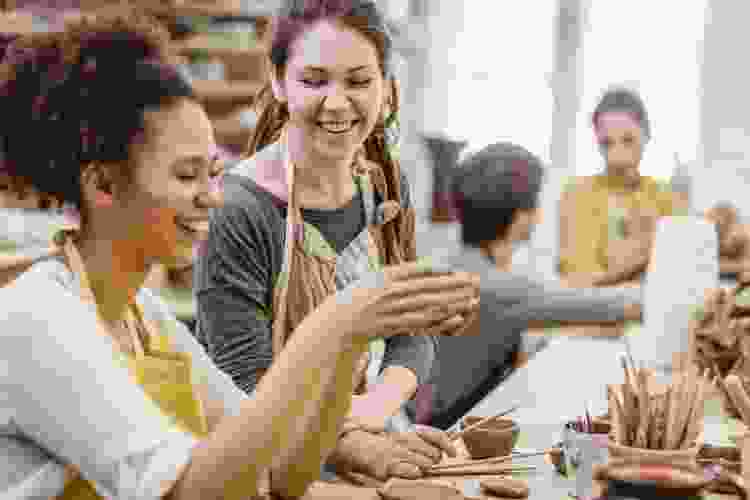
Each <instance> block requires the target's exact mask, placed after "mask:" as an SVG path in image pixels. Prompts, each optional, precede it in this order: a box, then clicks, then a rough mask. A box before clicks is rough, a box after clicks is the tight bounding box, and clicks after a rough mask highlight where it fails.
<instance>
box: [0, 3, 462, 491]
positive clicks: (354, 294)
mask: <svg viewBox="0 0 750 500" xmlns="http://www.w3.org/2000/svg"><path fill="white" fill-rule="evenodd" d="M166 47H167V39H166V36H165V34H164V32H163V31H162V30H161V29H160V28H159V27H158V26H157V25H155V24H154V23H153V22H152V21H151V20H150V19H148V18H144V17H139V16H135V15H134V16H132V17H127V18H124V17H117V18H112V19H110V18H106V19H105V18H98V19H97V20H96V21H87V20H82V21H81V22H78V23H77V24H74V25H71V26H69V27H68V28H67V29H66V30H65V31H64V32H62V33H55V34H44V35H30V36H28V37H22V38H20V39H18V40H17V41H16V42H14V44H13V47H12V50H11V51H10V53H9V55H8V57H7V58H6V59H4V60H3V62H2V63H1V64H0V109H2V110H3V119H2V122H1V123H0V145H1V146H2V149H3V156H4V159H5V161H6V165H7V167H8V171H9V174H10V175H11V176H12V177H13V178H14V179H16V180H17V181H18V183H19V184H24V185H30V186H33V187H34V188H35V189H36V190H37V191H38V192H40V193H43V194H44V195H46V196H51V197H54V198H55V199H57V200H59V201H61V202H65V203H66V204H68V205H72V206H74V207H76V209H77V210H78V211H79V213H80V224H79V225H78V226H77V228H72V229H67V230H64V231H60V232H58V234H57V235H56V236H55V238H54V245H55V249H54V251H52V252H50V253H49V255H47V256H46V257H43V258H41V259H39V260H38V261H37V262H36V263H34V264H33V265H32V266H31V268H30V269H29V270H28V271H26V272H25V273H24V274H22V275H21V276H20V277H18V278H17V279H15V281H14V282H13V283H11V284H10V285H8V286H5V287H2V288H0V332H2V335H0V366H2V367H3V368H4V371H3V372H2V373H0V387H1V388H2V389H0V392H2V394H3V397H2V398H0V464H3V472H5V471H7V470H10V471H11V475H8V474H0V497H2V498H22V499H32V498H62V499H76V500H87V499H96V498H116V499H125V498H128V499H138V500H141V499H149V500H151V499H157V498H169V499H170V500H172V499H174V500H184V499H202V500H205V499H219V498H221V499H224V498H226V499H234V498H248V497H256V496H259V495H260V494H261V493H264V492H265V491H264V490H263V488H262V486H263V484H264V478H265V471H266V470H267V469H268V468H269V467H270V465H271V463H272V461H273V462H274V463H279V461H280V462H281V463H282V465H284V466H286V467H289V468H292V469H296V470H300V471H315V472H317V471H319V470H320V466H321V462H322V458H321V457H324V456H326V455H327V453H328V451H329V450H330V449H331V448H332V447H333V443H335V441H336V439H337V436H338V431H339V427H340V425H341V423H342V420H343V417H344V415H345V413H346V411H347V409H348V406H349V402H350V397H351V392H352V388H353V381H352V376H351V374H352V371H353V370H354V366H355V365H356V363H357V361H358V360H359V359H360V358H361V356H362V354H363V353H364V352H365V350H366V348H367V342H368V341H369V340H370V339H371V338H373V337H375V336H376V335H386V336H388V335H391V331H392V330H393V329H394V328H395V326H396V325H398V326H400V327H401V326H405V327H408V328H414V329H416V330H417V331H419V332H421V331H423V330H424V329H426V328H427V327H428V326H430V325H432V324H434V323H436V322H437V323H440V322H441V321H444V320H445V319H446V318H448V317H452V316H455V315H456V314H459V313H462V312H464V311H465V310H467V309H470V303H471V302H470V301H471V299H472V298H473V297H475V295H476V283H475V280H473V279H470V278H469V277H466V276H452V275H446V273H444V272H443V273H437V272H436V271H435V270H434V269H433V268H430V266H426V267H427V269H426V268H425V266H402V267H399V268H390V269H384V270H382V272H373V273H369V274H367V275H365V276H363V283H362V284H361V285H360V286H359V287H350V288H349V289H348V290H347V291H346V293H345V294H342V295H338V294H336V295H334V296H332V297H331V299H330V300H326V301H324V302H323V303H322V304H320V309H319V311H316V312H314V313H312V314H310V315H309V316H308V318H307V319H306V321H305V322H304V323H303V324H300V325H298V326H297V328H296V329H295V330H294V336H293V338H291V340H290V341H289V342H288V343H287V346H286V349H285V351H284V353H282V355H281V356H279V358H278V359H277V363H276V365H275V366H274V367H273V368H272V369H271V370H269V372H268V373H267V374H266V377H265V378H264V383H262V384H261V385H260V386H259V387H258V388H257V389H256V391H255V393H254V396H253V398H252V399H250V398H248V397H247V396H246V395H245V394H244V393H243V392H242V391H241V390H239V389H238V388H237V387H236V386H235V385H234V384H233V383H232V380H231V379H230V378H229V377H228V376H227V375H225V374H224V373H222V372H221V371H220V370H219V369H218V368H217V367H216V366H215V365H214V364H213V363H212V362H211V360H210V359H209V357H208V356H207V354H206V352H205V351H204V350H203V348H202V347H201V346H200V345H199V344H198V343H197V342H196V341H195V339H194V338H193V337H192V335H191V334H190V332H189V331H188V330H187V329H186V328H185V327H184V326H183V325H181V324H180V323H178V322H177V320H176V319H175V317H174V316H173V315H172V314H171V313H170V312H169V311H168V310H167V308H166V307H165V305H164V303H163V302H162V301H160V300H159V299H157V298H156V297H155V296H154V295H152V294H151V293H150V292H149V291H148V290H146V289H144V287H143V284H144V281H145V279H146V276H147V274H148V272H149V271H150V269H151V267H152V266H153V265H155V264H160V263H161V264H164V263H166V264H170V263H178V262H181V261H184V260H185V257H186V255H189V256H192V251H193V246H194V244H196V243H197V242H198V241H199V240H200V239H201V237H203V236H205V234H206V232H207V230H208V215H209V211H210V210H211V209H214V208H217V207H218V206H219V205H220V204H221V201H222V193H221V187H222V186H221V176H222V172H221V167H220V165H218V164H217V161H216V146H215V143H214V138H213V135H212V129H211V124H210V122H209V121H208V119H207V117H206V114H205V112H204V111H203V109H202V108H201V107H200V105H199V104H198V103H197V102H196V100H195V98H194V97H193V91H192V88H191V86H190V84H189V83H188V82H186V81H185V80H184V79H183V78H182V77H181V76H180V75H179V73H178V72H177V71H176V70H175V69H174V67H173V66H172V65H170V58H169V54H168V53H167V50H166ZM123 89H124V91H123ZM40 141H43V144H41V146H40V144H39V142H40ZM2 264H3V263H2V262H0V266H2ZM16 264H18V262H14V263H11V265H16ZM26 264H27V263H24V265H26ZM26 267H28V266H27V265H26ZM1 271H2V268H1V267H0V280H2V279H4V278H3V276H2V272H1ZM436 274H440V276H436ZM404 296H407V297H409V300H407V301H404V300H403V297H404ZM363 325H367V328H366V329H365V328H363ZM312 346H315V348H314V349H312V348H311V347H312ZM279 387H283V388H284V390H283V391H279ZM299 415H302V417H300V416H299ZM300 425H301V426H302V427H303V428H315V430H316V432H314V433H312V434H310V435H306V436H304V437H303V438H301V439H300V438H298V437H297V434H296V431H297V428H298V426H300ZM311 479H312V478H310V477H309V474H308V475H307V476H306V475H304V474H302V475H297V476H295V477H288V483H287V484H285V488H284V489H283V491H284V492H285V493H286V494H287V496H288V497H293V498H297V497H299V496H301V495H302V494H303V493H304V492H305V490H306V488H307V486H308V484H309V483H310V481H311Z"/></svg>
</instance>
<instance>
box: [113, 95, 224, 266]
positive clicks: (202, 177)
mask: <svg viewBox="0 0 750 500" xmlns="http://www.w3.org/2000/svg"><path fill="white" fill-rule="evenodd" d="M146 123H147V132H148V133H147V134H146V137H147V140H146V141H145V143H144V144H142V145H140V146H139V147H137V148H134V149H136V150H137V151H134V160H135V165H136V167H135V169H134V171H133V174H132V179H131V181H130V182H128V183H127V184H126V187H125V188H124V189H123V192H122V195H121V196H118V197H117V198H118V203H117V206H116V207H115V209H116V210H117V211H118V212H119V213H118V215H119V216H120V220H122V224H123V227H122V229H123V230H124V231H127V233H123V234H127V235H128V239H132V240H133V241H138V242H139V246H141V248H142V251H143V253H144V256H145V257H146V258H147V259H148V260H154V261H161V262H162V263H164V264H166V265H167V266H173V265H177V264H180V263H182V262H185V261H191V260H192V256H193V247H194V246H195V245H196V244H197V243H198V242H200V241H201V240H203V239H205V238H206V237H207V236H208V225H209V222H208V220H209V219H208V218H209V210H210V209H211V208H215V207H218V206H220V204H221V202H222V194H221V177H222V175H223V169H222V166H221V164H220V163H219V161H218V159H217V154H216V151H217V150H216V145H215V143H214V137H213V131H212V126H211V122H210V121H209V120H208V117H207V116H206V114H205V112H204V111H203V109H202V108H201V107H200V105H198V104H197V103H195V102H192V101H189V100H181V101H179V103H178V104H176V105H174V106H170V107H166V108H163V109H160V110H158V111H149V112H147V113H146Z"/></svg>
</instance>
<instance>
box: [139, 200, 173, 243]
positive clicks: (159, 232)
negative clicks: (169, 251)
mask: <svg viewBox="0 0 750 500" xmlns="http://www.w3.org/2000/svg"><path fill="white" fill-rule="evenodd" d="M176 216H177V211H176V210H174V209H172V208H167V207H152V208H149V209H147V210H146V214H145V217H144V226H143V229H144V232H145V234H144V238H145V239H146V240H147V242H146V243H147V244H149V246H150V244H151V243H152V244H153V245H154V247H158V248H159V250H161V249H163V247H165V246H166V247H167V248H171V247H173V246H174V245H175V244H176V243H177V227H176V226H175V217H176ZM155 250H156V248H155Z"/></svg>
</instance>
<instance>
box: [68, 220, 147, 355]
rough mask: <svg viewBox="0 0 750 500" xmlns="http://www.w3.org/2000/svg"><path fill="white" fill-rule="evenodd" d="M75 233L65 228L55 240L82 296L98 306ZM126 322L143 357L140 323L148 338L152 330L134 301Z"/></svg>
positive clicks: (131, 336) (136, 349)
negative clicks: (77, 245) (77, 282)
mask: <svg viewBox="0 0 750 500" xmlns="http://www.w3.org/2000/svg"><path fill="white" fill-rule="evenodd" d="M75 235H76V231H75V230H73V229H65V230H62V231H60V232H58V233H57V234H56V235H55V237H54V239H53V241H54V242H55V243H56V244H57V245H58V246H60V247H62V254H63V258H64V259H65V262H66V264H67V266H68V269H70V271H71V272H72V273H73V275H74V276H76V277H77V278H78V281H79V288H80V291H79V293H80V296H81V298H82V299H83V300H84V301H86V302H88V303H89V304H93V305H94V306H95V307H96V297H94V292H93V291H92V289H91V283H90V281H89V278H88V273H86V267H85V266H84V264H83V259H82V258H81V254H80V252H79V251H78V248H77V247H76V245H75ZM97 319H98V315H97ZM125 324H126V325H127V331H128V335H129V336H130V340H131V342H132V343H133V350H134V351H135V356H136V358H138V359H142V358H143V357H144V356H145V351H144V347H143V342H142V341H141V337H140V335H139V334H138V332H139V331H140V329H139V328H138V324H140V325H142V329H143V330H144V333H145V337H146V338H147V339H148V338H149V337H150V336H151V334H152V332H150V331H149V329H148V326H147V325H146V323H145V322H144V321H143V316H142V315H141V313H140V311H139V310H138V305H137V304H135V303H133V304H130V306H129V307H128V311H127V313H126V316H125Z"/></svg>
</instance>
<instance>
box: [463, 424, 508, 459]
mask: <svg viewBox="0 0 750 500" xmlns="http://www.w3.org/2000/svg"><path fill="white" fill-rule="evenodd" d="M483 418H484V417H464V419H463V427H464V428H466V427H469V426H471V425H474V424H476V423H477V422H479V421H480V420H482V419H483ZM520 432H521V429H520V427H519V426H518V424H517V423H516V422H514V421H513V420H511V419H509V418H501V419H498V420H494V421H492V422H489V423H487V424H485V425H483V426H481V427H480V428H478V429H474V430H471V431H469V432H467V433H466V434H464V435H463V440H464V444H465V445H466V449H467V450H468V452H469V455H471V458H473V459H475V460H481V459H483V458H490V457H502V456H506V455H510V454H511V452H512V451H513V447H514V446H515V445H516V442H517V441H518V436H519V435H520Z"/></svg>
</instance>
